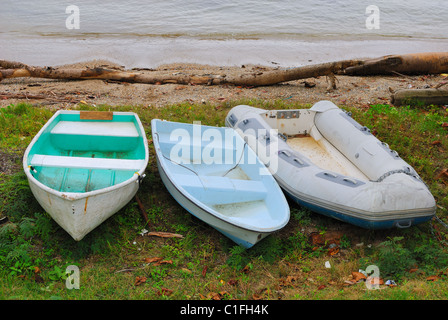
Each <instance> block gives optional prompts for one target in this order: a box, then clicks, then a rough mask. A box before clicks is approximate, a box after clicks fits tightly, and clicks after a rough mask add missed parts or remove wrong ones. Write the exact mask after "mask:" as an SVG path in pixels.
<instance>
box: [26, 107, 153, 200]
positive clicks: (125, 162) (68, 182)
mask: <svg viewBox="0 0 448 320" xmlns="http://www.w3.org/2000/svg"><path fill="white" fill-rule="evenodd" d="M144 134H145V133H144V132H141V130H140V128H139V125H138V122H137V119H136V118H135V116H133V115H131V114H125V115H114V116H113V119H112V120H85V119H81V118H80V114H79V113H69V114H64V113H61V114H59V115H58V116H57V117H56V118H55V119H54V121H52V122H51V123H50V124H49V126H47V127H46V129H45V130H44V131H43V132H42V134H41V136H40V137H39V139H38V140H37V141H36V143H35V144H34V146H33V147H32V149H31V150H30V153H29V157H28V166H29V167H30V169H31V173H32V175H33V176H34V177H35V178H36V179H37V180H38V181H40V182H41V183H43V184H44V185H46V186H48V187H49V188H51V189H54V190H56V191H60V192H77V193H84V192H89V191H94V190H99V189H103V188H107V187H110V186H114V185H117V184H119V183H122V182H124V181H126V180H128V179H130V178H131V177H132V176H133V175H134V174H135V173H136V172H138V171H139V170H140V169H141V168H142V167H143V166H144V165H145V148H144V144H143V142H142V135H144Z"/></svg>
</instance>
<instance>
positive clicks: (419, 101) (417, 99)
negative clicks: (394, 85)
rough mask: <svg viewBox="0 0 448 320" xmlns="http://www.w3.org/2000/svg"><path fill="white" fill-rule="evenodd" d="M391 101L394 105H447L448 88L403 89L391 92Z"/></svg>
mask: <svg viewBox="0 0 448 320" xmlns="http://www.w3.org/2000/svg"><path fill="white" fill-rule="evenodd" d="M391 103H392V104H393V105H396V106H402V105H414V106H427V105H431V104H434V105H447V104H448V90H440V89H435V88H430V89H404V90H398V91H396V92H394V93H392V96H391Z"/></svg>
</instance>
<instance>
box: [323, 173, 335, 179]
mask: <svg viewBox="0 0 448 320" xmlns="http://www.w3.org/2000/svg"><path fill="white" fill-rule="evenodd" d="M324 175H326V176H331V177H333V178H337V177H338V175H337V174H334V173H331V172H324Z"/></svg>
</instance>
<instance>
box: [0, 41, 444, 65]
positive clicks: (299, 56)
mask: <svg viewBox="0 0 448 320" xmlns="http://www.w3.org/2000/svg"><path fill="white" fill-rule="evenodd" d="M0 40H1V41H2V42H3V43H6V44H8V45H5V46H4V47H3V48H2V53H1V56H0V59H3V60H12V61H20V62H23V63H25V64H28V65H35V66H58V65H64V64H69V63H83V62H85V61H91V60H93V59H98V60H108V61H111V62H113V63H116V64H119V65H122V66H125V68H127V69H131V68H158V67H160V66H162V65H166V64H176V63H179V62H182V63H185V64H197V63H199V64H205V65H210V66H218V67H219V66H225V67H236V66H241V65H243V64H254V65H261V66H267V67H272V66H279V67H282V68H291V67H299V66H304V65H309V64H316V63H324V62H332V61H338V60H345V59H363V58H375V57H380V56H384V55H388V54H407V53H415V52H442V51H443V52H445V51H448V39H430V38H413V39H407V38H403V37H382V38H377V37H369V36H366V37H354V38H352V39H344V38H342V39H341V38H331V37H330V38H328V37H324V38H322V39H313V38H306V37H305V38H303V39H297V38H288V37H280V38H271V37H268V38H260V39H251V38H247V39H239V38H236V39H234V38H230V39H208V38H201V37H130V38H126V37H121V36H120V37H104V38H103V37H101V38H100V37H99V36H98V37H94V36H89V35H86V37H83V36H82V35H73V36H70V37H67V36H66V37H59V36H51V35H48V36H38V37H36V36H12V35H8V34H3V35H0Z"/></svg>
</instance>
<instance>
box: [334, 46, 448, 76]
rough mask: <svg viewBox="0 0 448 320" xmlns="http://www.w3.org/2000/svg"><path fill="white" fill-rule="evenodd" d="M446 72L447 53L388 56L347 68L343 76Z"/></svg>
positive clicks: (447, 70) (447, 65)
mask: <svg viewBox="0 0 448 320" xmlns="http://www.w3.org/2000/svg"><path fill="white" fill-rule="evenodd" d="M445 72H448V52H428V53H413V54H404V55H388V56H384V57H380V58H377V59H369V60H365V61H364V63H362V64H360V65H358V66H353V67H348V68H346V69H345V70H344V72H343V73H344V74H346V75H352V76H366V75H381V74H439V73H445Z"/></svg>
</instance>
